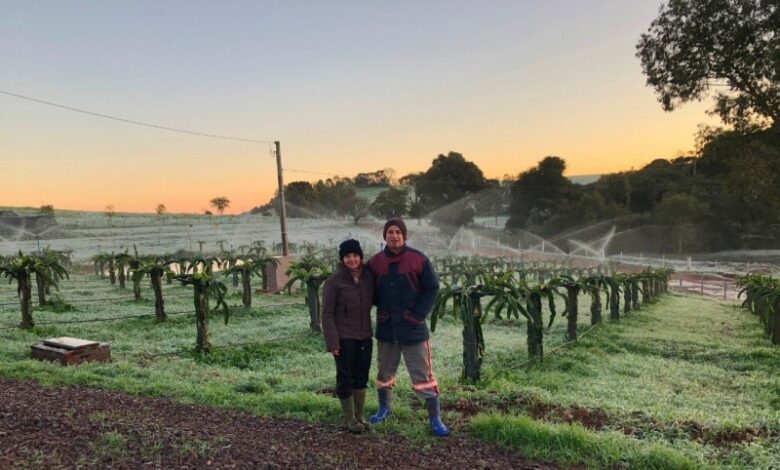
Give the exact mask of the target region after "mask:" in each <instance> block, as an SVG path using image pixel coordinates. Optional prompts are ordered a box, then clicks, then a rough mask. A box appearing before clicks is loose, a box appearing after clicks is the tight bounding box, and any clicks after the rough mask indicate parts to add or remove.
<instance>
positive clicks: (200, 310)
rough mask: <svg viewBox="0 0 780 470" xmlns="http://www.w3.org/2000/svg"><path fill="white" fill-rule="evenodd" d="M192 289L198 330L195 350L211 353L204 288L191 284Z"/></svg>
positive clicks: (207, 303) (207, 307) (207, 308)
mask: <svg viewBox="0 0 780 470" xmlns="http://www.w3.org/2000/svg"><path fill="white" fill-rule="evenodd" d="M192 287H193V291H194V296H195V299H194V300H195V326H196V328H197V330H198V336H197V338H196V339H195V350H196V351H198V352H200V353H205V354H208V353H209V352H210V351H211V341H210V340H209V317H208V310H209V301H208V297H207V296H206V289H205V287H203V286H202V285H200V284H193V286H192Z"/></svg>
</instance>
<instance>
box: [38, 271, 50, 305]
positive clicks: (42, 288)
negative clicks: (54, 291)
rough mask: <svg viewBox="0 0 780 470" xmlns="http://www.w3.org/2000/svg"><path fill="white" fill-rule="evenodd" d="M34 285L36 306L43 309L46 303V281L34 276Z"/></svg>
mask: <svg viewBox="0 0 780 470" xmlns="http://www.w3.org/2000/svg"><path fill="white" fill-rule="evenodd" d="M35 284H36V286H37V287H38V305H40V306H41V307H45V306H46V305H47V304H48V302H47V301H46V281H45V280H44V279H43V276H41V275H39V274H36V275H35Z"/></svg>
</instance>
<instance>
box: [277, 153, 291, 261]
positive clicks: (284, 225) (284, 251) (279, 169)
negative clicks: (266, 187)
mask: <svg viewBox="0 0 780 470" xmlns="http://www.w3.org/2000/svg"><path fill="white" fill-rule="evenodd" d="M274 145H275V146H276V174H277V176H278V177H279V204H280V206H281V210H280V211H279V222H280V223H281V225H282V255H283V256H287V254H288V253H287V209H286V208H285V205H284V180H283V179H282V150H281V148H280V147H279V141H278V140H276V141H274Z"/></svg>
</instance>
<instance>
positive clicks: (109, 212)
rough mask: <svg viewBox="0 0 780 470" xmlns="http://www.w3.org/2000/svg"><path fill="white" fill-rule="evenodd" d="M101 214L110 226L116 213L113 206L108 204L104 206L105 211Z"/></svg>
mask: <svg viewBox="0 0 780 470" xmlns="http://www.w3.org/2000/svg"><path fill="white" fill-rule="evenodd" d="M103 214H104V215H105V216H106V219H108V226H109V227H110V226H111V221H112V220H114V216H115V215H116V211H115V210H114V205H113V204H109V205H107V206H106V208H105V210H104V211H103Z"/></svg>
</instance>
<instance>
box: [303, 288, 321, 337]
mask: <svg viewBox="0 0 780 470" xmlns="http://www.w3.org/2000/svg"><path fill="white" fill-rule="evenodd" d="M317 290H318V289H317V284H316V283H315V282H313V281H309V282H307V283H306V304H307V305H308V306H309V317H310V321H309V326H310V327H311V331H313V332H314V333H317V334H319V333H320V332H321V331H322V314H321V312H322V308H321V306H320V296H319V293H318V292H317Z"/></svg>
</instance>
